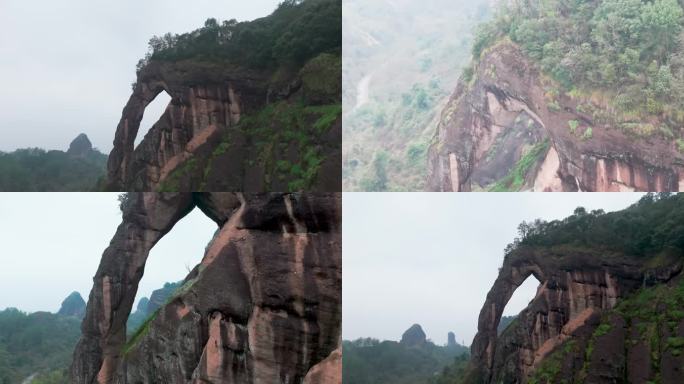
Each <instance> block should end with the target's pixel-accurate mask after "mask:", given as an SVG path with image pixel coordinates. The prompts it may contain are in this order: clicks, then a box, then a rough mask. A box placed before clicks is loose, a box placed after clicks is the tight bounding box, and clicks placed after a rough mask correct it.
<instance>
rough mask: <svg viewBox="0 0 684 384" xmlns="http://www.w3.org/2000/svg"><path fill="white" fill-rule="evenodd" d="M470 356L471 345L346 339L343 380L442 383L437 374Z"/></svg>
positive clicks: (378, 383) (381, 383)
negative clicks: (469, 347)
mask: <svg viewBox="0 0 684 384" xmlns="http://www.w3.org/2000/svg"><path fill="white" fill-rule="evenodd" d="M467 356H468V348H467V347H464V346H462V345H459V344H456V345H451V346H439V345H435V344H434V343H432V342H430V341H426V342H424V343H422V344H420V345H407V344H405V343H401V342H396V341H388V340H385V341H380V340H376V339H358V340H355V341H344V345H343V359H344V362H343V365H342V376H343V382H344V383H348V384H421V383H422V384H441V382H439V381H433V380H434V379H435V378H436V375H437V374H439V373H440V372H442V370H443V369H445V368H446V367H447V366H452V365H458V366H460V364H463V365H464V364H465V362H467V361H468V357H467ZM450 369H451V370H454V369H455V368H453V367H452V368H450ZM445 372H447V371H445ZM449 372H450V371H449ZM445 374H447V373H445Z"/></svg>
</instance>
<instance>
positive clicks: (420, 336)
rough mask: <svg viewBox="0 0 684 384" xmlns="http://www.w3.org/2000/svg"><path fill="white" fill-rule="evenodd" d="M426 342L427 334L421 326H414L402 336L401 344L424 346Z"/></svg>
mask: <svg viewBox="0 0 684 384" xmlns="http://www.w3.org/2000/svg"><path fill="white" fill-rule="evenodd" d="M426 341H427V339H426V336H425V332H424V331H423V328H422V327H421V326H420V324H413V325H412V326H411V327H410V328H409V329H407V330H406V332H404V334H403V335H401V343H402V344H406V345H408V346H416V345H422V344H425V342H426Z"/></svg>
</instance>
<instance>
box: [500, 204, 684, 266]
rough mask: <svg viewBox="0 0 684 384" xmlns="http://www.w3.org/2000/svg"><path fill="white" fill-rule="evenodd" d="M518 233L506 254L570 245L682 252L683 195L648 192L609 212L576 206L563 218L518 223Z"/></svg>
mask: <svg viewBox="0 0 684 384" xmlns="http://www.w3.org/2000/svg"><path fill="white" fill-rule="evenodd" d="M518 234H519V237H518V238H516V239H515V241H514V242H513V243H512V244H509V245H508V247H507V248H506V254H508V253H510V252H512V251H513V250H515V249H516V248H517V247H519V246H521V245H522V246H545V247H548V246H556V245H574V246H584V247H587V248H588V247H591V248H595V249H598V250H601V249H607V248H609V249H612V250H615V251H618V252H623V253H625V254H627V255H632V256H641V257H643V256H646V257H650V256H655V255H657V254H658V253H659V252H661V251H664V250H669V251H674V252H676V253H677V254H679V255H682V254H684V194H670V193H658V194H655V193H649V194H646V195H644V197H642V198H641V199H640V200H639V201H638V202H637V203H635V204H633V205H632V206H630V207H629V208H627V209H625V210H622V211H618V212H611V213H605V212H604V211H603V210H594V211H587V210H586V209H584V208H583V207H578V208H577V209H575V212H574V214H573V215H571V216H569V217H567V218H565V219H563V220H553V221H544V220H535V221H534V222H522V223H521V224H520V225H519V226H518Z"/></svg>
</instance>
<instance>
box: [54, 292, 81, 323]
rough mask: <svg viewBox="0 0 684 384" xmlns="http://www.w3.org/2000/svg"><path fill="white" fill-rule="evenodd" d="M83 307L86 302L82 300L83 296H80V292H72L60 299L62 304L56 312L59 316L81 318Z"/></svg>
mask: <svg viewBox="0 0 684 384" xmlns="http://www.w3.org/2000/svg"><path fill="white" fill-rule="evenodd" d="M85 309H86V302H85V301H84V300H83V297H81V294H80V293H78V292H72V293H71V294H70V295H69V296H67V298H66V299H64V301H62V306H61V307H60V308H59V312H57V314H58V315H60V316H69V317H76V318H78V319H82V318H83V316H84V315H85Z"/></svg>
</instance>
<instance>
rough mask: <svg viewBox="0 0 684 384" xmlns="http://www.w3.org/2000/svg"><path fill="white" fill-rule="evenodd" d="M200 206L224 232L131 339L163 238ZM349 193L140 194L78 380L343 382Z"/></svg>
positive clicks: (117, 244) (92, 321)
mask: <svg viewBox="0 0 684 384" xmlns="http://www.w3.org/2000/svg"><path fill="white" fill-rule="evenodd" d="M194 207H198V208H200V209H201V210H202V211H203V212H204V213H205V214H207V215H208V216H209V217H211V218H212V219H213V220H214V221H216V223H217V224H218V225H219V227H220V230H219V231H218V232H217V233H216V235H215V236H214V239H213V240H212V242H211V243H210V245H209V246H208V247H207V250H206V253H205V255H204V258H203V260H202V262H201V263H200V264H199V265H197V266H196V267H195V268H194V269H193V270H192V271H191V272H190V274H189V275H188V276H187V277H186V279H185V281H184V283H183V286H182V287H181V288H180V289H179V290H178V291H177V292H176V293H175V294H174V296H173V297H172V298H171V299H170V300H169V301H167V303H166V304H165V305H163V306H162V307H161V308H159V310H158V311H157V312H156V313H155V314H154V315H153V316H152V317H150V318H149V319H148V320H147V321H146V323H145V324H143V326H141V327H140V329H139V330H138V331H137V332H136V334H135V335H133V336H132V337H131V338H130V339H129V340H126V320H127V318H128V315H129V314H130V311H131V307H132V306H133V301H134V298H135V293H136V290H137V285H138V282H139V281H140V279H141V277H142V274H143V270H144V266H145V261H146V258H147V256H148V254H149V251H150V249H151V248H152V247H153V246H154V244H155V243H156V242H157V241H158V240H159V239H160V238H161V237H163V236H164V235H165V234H166V233H167V232H168V231H170V230H171V228H172V227H173V226H174V225H175V223H176V222H178V221H179V220H181V219H182V217H184V216H185V215H186V214H187V213H188V212H190V210H192V209H193V208H194ZM340 222H341V201H340V195H339V194H328V195H325V194H324V195H321V194H317V195H307V194H259V195H250V194H245V195H243V194H229V193H206V194H204V193H195V194H190V193H181V194H155V193H139V194H135V193H134V194H129V197H128V199H127V201H126V203H125V204H124V216H123V222H122V224H121V225H120V227H119V229H118V230H117V233H116V235H115V236H114V239H113V240H112V243H111V245H110V246H109V248H107V250H106V251H105V252H104V254H103V257H102V261H101V263H100V267H99V269H98V272H97V274H96V276H95V278H94V282H95V285H94V287H93V290H92V291H91V294H90V299H89V301H88V308H87V313H86V318H85V320H84V322H83V326H82V331H83V336H82V338H81V341H80V342H79V345H78V347H77V349H76V351H75V353H74V362H73V365H72V369H71V374H72V380H73V382H74V383H88V384H91V383H127V382H128V383H131V382H136V383H162V382H163V383H272V382H282V383H300V382H302V381H304V382H311V383H314V382H317V381H316V380H317V378H321V377H325V378H327V379H329V381H326V382H332V383H335V382H340V381H341V359H340V356H339V354H340V352H339V348H340V345H341V339H340V338H341V277H342V276H341V267H342V266H341V232H340V231H341V228H340Z"/></svg>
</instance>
